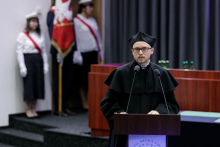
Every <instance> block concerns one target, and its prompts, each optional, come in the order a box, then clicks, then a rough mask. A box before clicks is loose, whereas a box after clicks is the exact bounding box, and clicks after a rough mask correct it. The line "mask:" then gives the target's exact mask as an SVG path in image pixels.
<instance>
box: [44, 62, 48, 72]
mask: <svg viewBox="0 0 220 147" xmlns="http://www.w3.org/2000/svg"><path fill="white" fill-rule="evenodd" d="M48 71H49V65H48V64H47V63H44V74H46V73H47V72H48Z"/></svg>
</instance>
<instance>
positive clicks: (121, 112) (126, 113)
mask: <svg viewBox="0 0 220 147" xmlns="http://www.w3.org/2000/svg"><path fill="white" fill-rule="evenodd" d="M119 114H128V113H127V112H120V113H119Z"/></svg>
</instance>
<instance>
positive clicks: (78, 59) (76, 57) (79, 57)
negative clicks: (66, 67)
mask: <svg viewBox="0 0 220 147" xmlns="http://www.w3.org/2000/svg"><path fill="white" fill-rule="evenodd" d="M73 64H77V65H80V66H82V65H83V57H82V55H81V52H80V51H77V50H76V51H75V52H74V54H73Z"/></svg>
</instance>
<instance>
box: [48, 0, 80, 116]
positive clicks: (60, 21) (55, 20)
mask: <svg viewBox="0 0 220 147" xmlns="http://www.w3.org/2000/svg"><path fill="white" fill-rule="evenodd" d="M47 26H48V31H49V35H50V38H51V50H50V53H51V55H52V83H53V84H52V87H53V88H52V89H53V100H54V108H55V111H54V114H55V115H58V114H59V112H58V94H59V84H60V83H59V80H58V79H59V63H61V64H62V86H61V87H62V116H68V115H74V114H75V113H74V112H72V111H70V110H69V99H70V95H71V88H72V77H73V71H72V66H73V53H74V51H75V50H76V44H75V35H74V27H73V14H72V8H71V0H56V1H55V0H54V1H52V4H51V8H50V11H49V12H48V14H47Z"/></svg>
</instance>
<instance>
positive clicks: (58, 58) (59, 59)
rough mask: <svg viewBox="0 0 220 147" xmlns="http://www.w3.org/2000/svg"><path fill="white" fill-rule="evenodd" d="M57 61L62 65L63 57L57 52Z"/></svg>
mask: <svg viewBox="0 0 220 147" xmlns="http://www.w3.org/2000/svg"><path fill="white" fill-rule="evenodd" d="M57 62H58V63H61V65H62V66H63V57H62V56H61V55H60V54H59V53H57Z"/></svg>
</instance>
